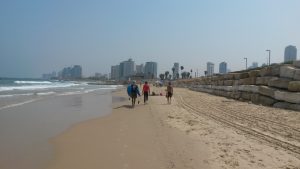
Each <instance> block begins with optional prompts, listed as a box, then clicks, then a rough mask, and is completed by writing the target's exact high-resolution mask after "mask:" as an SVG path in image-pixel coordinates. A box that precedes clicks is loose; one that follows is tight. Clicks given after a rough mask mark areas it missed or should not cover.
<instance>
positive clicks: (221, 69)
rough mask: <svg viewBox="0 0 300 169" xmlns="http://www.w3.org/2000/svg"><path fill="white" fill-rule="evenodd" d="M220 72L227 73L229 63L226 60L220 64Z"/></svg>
mask: <svg viewBox="0 0 300 169" xmlns="http://www.w3.org/2000/svg"><path fill="white" fill-rule="evenodd" d="M219 73H221V74H225V73H227V63H226V62H221V63H220V65H219Z"/></svg>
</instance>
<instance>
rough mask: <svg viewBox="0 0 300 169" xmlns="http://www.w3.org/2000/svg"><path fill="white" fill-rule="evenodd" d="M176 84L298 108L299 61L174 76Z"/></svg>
mask: <svg viewBox="0 0 300 169" xmlns="http://www.w3.org/2000/svg"><path fill="white" fill-rule="evenodd" d="M174 85H175V86H177V87H187V88H189V89H191V90H194V91H200V92H206V93H210V94H214V95H218V96H224V97H229V98H233V99H237V100H242V101H251V102H253V103H254V104H262V105H266V106H273V107H277V108H285V109H292V110H297V111H300V61H294V62H293V63H292V64H281V65H279V64H273V65H271V66H268V67H263V68H258V69H255V70H247V71H242V72H233V73H228V74H224V75H217V76H211V77H201V78H195V79H186V80H177V81H176V82H175V83H174Z"/></svg>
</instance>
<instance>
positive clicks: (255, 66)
mask: <svg viewBox="0 0 300 169" xmlns="http://www.w3.org/2000/svg"><path fill="white" fill-rule="evenodd" d="M257 67H258V63H257V62H252V65H251V66H250V67H248V69H255V68H257Z"/></svg>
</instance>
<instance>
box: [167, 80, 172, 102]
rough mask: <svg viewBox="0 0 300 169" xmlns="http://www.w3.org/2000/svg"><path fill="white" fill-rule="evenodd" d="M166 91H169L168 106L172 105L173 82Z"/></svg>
mask: <svg viewBox="0 0 300 169" xmlns="http://www.w3.org/2000/svg"><path fill="white" fill-rule="evenodd" d="M166 91H167V94H166V97H167V100H168V104H171V101H172V96H173V87H172V84H171V82H169V84H168V86H167V89H166Z"/></svg>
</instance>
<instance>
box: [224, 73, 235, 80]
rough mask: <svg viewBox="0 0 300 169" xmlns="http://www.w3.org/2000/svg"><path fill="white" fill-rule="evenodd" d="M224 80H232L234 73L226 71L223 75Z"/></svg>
mask: <svg viewBox="0 0 300 169" xmlns="http://www.w3.org/2000/svg"><path fill="white" fill-rule="evenodd" d="M224 79H225V80H233V79H234V74H233V73H228V74H225V75H224Z"/></svg>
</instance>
